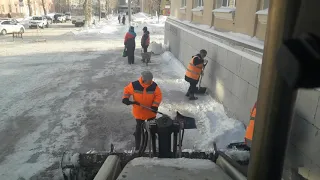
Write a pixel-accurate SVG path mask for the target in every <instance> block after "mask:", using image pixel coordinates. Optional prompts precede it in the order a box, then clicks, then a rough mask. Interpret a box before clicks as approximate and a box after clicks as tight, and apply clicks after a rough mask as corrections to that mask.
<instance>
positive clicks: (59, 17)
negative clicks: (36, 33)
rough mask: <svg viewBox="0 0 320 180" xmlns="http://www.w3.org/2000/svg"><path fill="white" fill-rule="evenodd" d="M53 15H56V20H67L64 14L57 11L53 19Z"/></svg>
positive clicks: (62, 21)
mask: <svg viewBox="0 0 320 180" xmlns="http://www.w3.org/2000/svg"><path fill="white" fill-rule="evenodd" d="M55 17H57V21H58V22H61V23H64V22H66V21H67V20H66V16H65V15H64V14H60V13H57V14H55V15H54V19H55ZM58 22H55V23H58Z"/></svg>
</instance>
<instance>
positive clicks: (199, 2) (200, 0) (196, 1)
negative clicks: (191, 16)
mask: <svg viewBox="0 0 320 180" xmlns="http://www.w3.org/2000/svg"><path fill="white" fill-rule="evenodd" d="M202 6H203V0H194V7H202Z"/></svg>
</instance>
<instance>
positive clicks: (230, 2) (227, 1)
mask: <svg viewBox="0 0 320 180" xmlns="http://www.w3.org/2000/svg"><path fill="white" fill-rule="evenodd" d="M221 1H222V2H220V3H221V5H220V6H223V7H236V0H221Z"/></svg>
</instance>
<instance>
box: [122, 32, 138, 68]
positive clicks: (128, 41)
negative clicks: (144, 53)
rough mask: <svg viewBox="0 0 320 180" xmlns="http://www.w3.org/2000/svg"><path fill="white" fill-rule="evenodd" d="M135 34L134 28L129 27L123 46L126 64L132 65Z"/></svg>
mask: <svg viewBox="0 0 320 180" xmlns="http://www.w3.org/2000/svg"><path fill="white" fill-rule="evenodd" d="M136 36H137V35H136V33H135V32H134V27H133V26H130V28H129V31H128V32H127V33H126V35H125V37H124V46H125V49H126V51H127V56H128V64H134V51H135V49H136V40H135V39H136Z"/></svg>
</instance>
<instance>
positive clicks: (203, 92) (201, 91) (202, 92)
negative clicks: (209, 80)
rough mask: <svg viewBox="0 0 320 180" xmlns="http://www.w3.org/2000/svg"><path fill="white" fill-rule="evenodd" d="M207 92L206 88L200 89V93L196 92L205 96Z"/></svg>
mask: <svg viewBox="0 0 320 180" xmlns="http://www.w3.org/2000/svg"><path fill="white" fill-rule="evenodd" d="M206 92H207V88H206V87H200V88H199V89H198V91H197V92H196V94H205V93H206Z"/></svg>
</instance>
